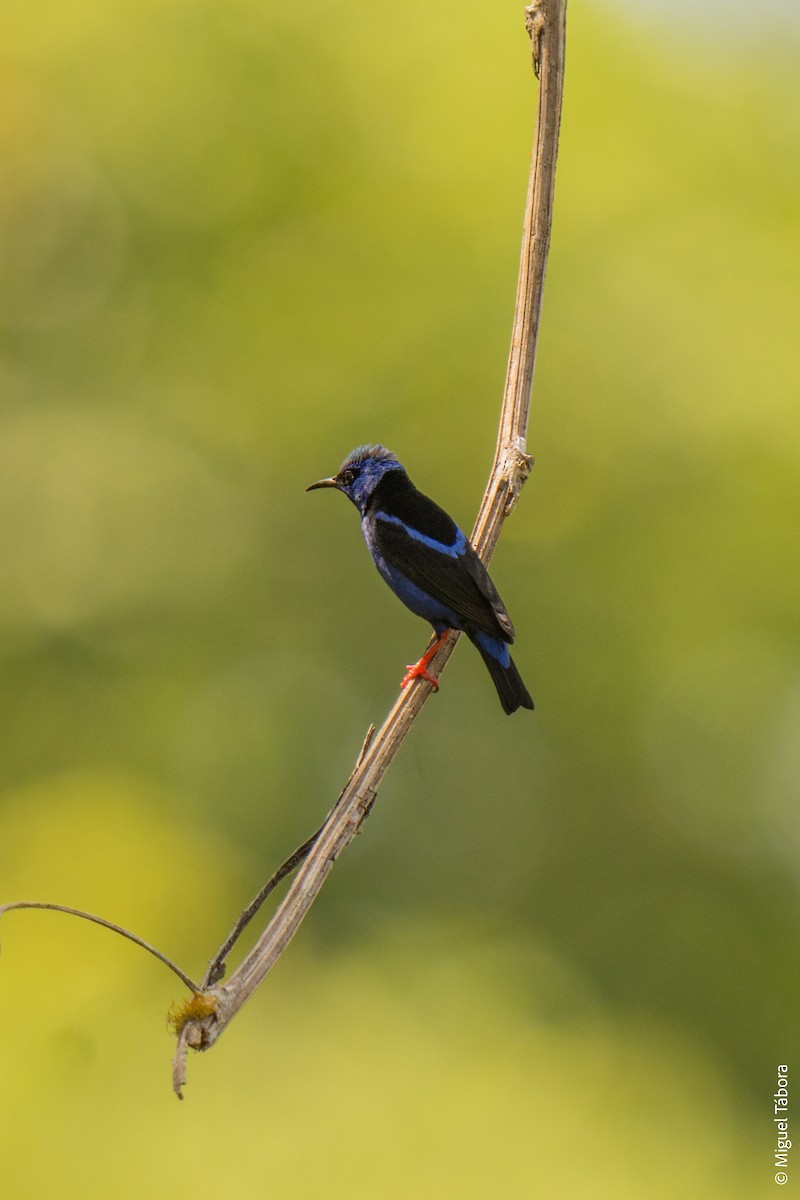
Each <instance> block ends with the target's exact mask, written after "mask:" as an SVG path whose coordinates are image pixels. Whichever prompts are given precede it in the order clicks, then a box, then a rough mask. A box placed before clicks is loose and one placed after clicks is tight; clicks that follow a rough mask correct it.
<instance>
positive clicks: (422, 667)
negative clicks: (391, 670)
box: [400, 662, 439, 692]
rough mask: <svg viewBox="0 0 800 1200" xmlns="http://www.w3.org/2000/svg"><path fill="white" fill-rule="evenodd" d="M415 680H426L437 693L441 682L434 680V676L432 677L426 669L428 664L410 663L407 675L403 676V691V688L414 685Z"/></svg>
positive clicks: (407, 667)
mask: <svg viewBox="0 0 800 1200" xmlns="http://www.w3.org/2000/svg"><path fill="white" fill-rule="evenodd" d="M415 679H424V680H425V681H426V682H427V683H430V684H431V686H432V687H433V690H434V691H435V692H438V690H439V680H438V679H434V677H433V675H430V674H429V673H428V671H427V669H426V664H424V663H421V662H416V663H408V664H407V665H406V673H405V675H404V676H403V681H402V683H401V684H400V688H401V690H402V689H403V688H407V687H408V685H409V684H410V683H413V681H414V680H415Z"/></svg>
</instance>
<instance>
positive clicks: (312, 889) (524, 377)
mask: <svg viewBox="0 0 800 1200" xmlns="http://www.w3.org/2000/svg"><path fill="white" fill-rule="evenodd" d="M525 15H526V27H527V29H528V32H529V34H530V35H531V40H532V48H533V63H534V70H535V72H536V75H537V76H538V77H539V80H540V89H539V105H538V111H537V120H536V134H535V138H534V146H533V154H532V163H531V175H530V182H529V186H528V200H527V205H526V211H525V223H524V232H523V239H522V258H521V262H520V271H519V283H518V286H517V301H516V307H515V311H514V326H513V332H512V338H511V352H510V355H509V362H508V373H507V377H506V385H505V393H504V396H503V406H502V410H501V414H500V428H499V433H498V438H497V447H496V450H495V457H494V463H493V465H492V470H491V474H490V477H489V482H488V484H487V487H486V491H485V493H484V497H483V501H482V503H481V507H480V511H479V513H478V518H477V521H476V522H475V527H474V530H473V533H472V539H471V540H472V544H473V545H474V546H475V549H476V550H477V552H478V554H479V555H480V556H481V558H482V559H483V560H484V562H488V560H489V558H490V557H491V554H492V551H493V550H494V547H495V545H496V543H497V539H498V537H499V535H500V530H501V528H502V525H503V522H504V520H505V518H506V516H507V515H508V513H509V512H510V511H511V509H512V508H513V507H514V505H515V503H516V501H517V498H518V496H519V492H520V489H521V488H522V485H523V484H524V482H525V480H526V478H527V476H528V474H529V472H530V469H531V465H532V460H531V458H530V457H529V455H528V453H527V450H526V437H527V431H528V413H529V408H530V398H531V386H532V382H533V369H534V364H535V360H536V344H537V339H538V334H539V324H540V319H541V305H542V292H543V288H544V277H545V270H546V267H547V256H548V251H549V247H550V228H551V222H552V213H553V193H554V186H555V168H556V156H557V152H558V134H559V126H560V122H561V101H562V95H563V86H564V47H565V18H566V0H538V2H537V3H535V4H532V5H529V7H528V8H527V9H526V10H525ZM458 637H459V634H458V633H457V632H451V633H450V634H449V635H448V637H447V638H446V639H445V641H444V643H443V645H442V647H441V649H440V650H439V651H437V653H436V656H435V657H434V659H433V660H432V663H431V666H430V670H431V672H432V673H434V674H435V675H437V676H438V675H439V674H441V672H442V670H443V669H444V666H445V664H446V663H447V660H448V659H449V657H450V655H451V654H452V652H453V649H454V647H455V644H456V642H457V640H458ZM430 691H431V685H430V684H429V683H427V682H425V681H424V680H418V681H417V682H416V683H414V684H413V685H412V686H411V687H410V688H409V689H408V690H407V691H406V692H403V693H402V694H401V695H400V696H399V697H398V699H397V701H396V703H395V705H394V707H393V708H392V710H391V712H390V713H389V715H388V717H387V718H386V720H385V721H384V723H383V726H382V727H381V728H380V730H379V731H378V733H377V734H376V735H375V737H374V739H373V740H372V741H371V742H370V744H369V746H368V748H367V749H366V751H365V752H362V755H361V757H360V758H359V761H358V763H357V764H356V767H355V769H354V770H353V773H352V775H351V776H350V778H349V780H348V781H347V783H346V785H345V787H344V789H343V791H342V794H341V796H340V797H339V800H338V801H337V803H336V805H335V807H334V809H333V810H332V812H331V814H330V816H329V818H328V819H327V821H326V822H325V825H324V826H323V827H322V829H321V830H320V831H319V834H318V835H315V836H314V838H313V845H312V846H311V848H310V850H309V853H308V855H307V857H306V859H305V862H304V863H303V865H302V867H301V868H300V870H299V871H298V873H297V876H296V878H295V880H294V882H293V884H292V885H291V887H290V888H289V891H288V892H287V894H286V896H285V897H284V899H283V901H282V902H281V904H280V905H279V907H278V909H277V910H276V912H275V913H274V915H273V917H272V918H271V920H270V921H269V924H268V925H267V927H266V929H265V930H264V932H263V933H262V934H261V936H260V938H259V939H258V941H257V942H256V944H255V946H254V947H253V948H252V950H251V951H250V952H249V953H248V954H247V955H246V957H245V958H244V960H243V962H242V963H241V964H240V965H239V966H238V967H237V969H236V970H235V971H234V972H233V974H232V975H231V977H230V979H229V980H228V981H227V983H224V984H216V985H214V986H210V987H208V988H207V990H206V991H205V992H204V993H203V994H202V999H203V1001H204V1004H205V1009H204V1010H203V1011H202V1012H200V1011H198V1013H197V1015H192V1013H191V1012H189V1011H187V1013H186V1014H184V1017H182V1018H181V1021H180V1028H179V1030H178V1046H177V1048H176V1051H175V1057H174V1060H173V1086H174V1088H175V1091H176V1093H177V1094H178V1095H179V1096H180V1095H181V1089H182V1087H183V1084H184V1083H185V1079H186V1055H187V1051H188V1049H189V1048H191V1049H194V1050H206V1049H208V1047H209V1046H212V1045H213V1044H214V1042H215V1041H216V1040H217V1038H218V1037H219V1036H220V1034H221V1033H222V1032H223V1030H224V1029H225V1028H226V1026H227V1025H228V1024H229V1022H230V1021H231V1020H232V1019H233V1017H234V1016H235V1015H236V1013H237V1012H238V1011H239V1009H240V1008H241V1007H242V1005H243V1004H244V1003H245V1002H246V1001H247V1000H248V999H249V998H250V996H252V994H253V992H254V991H255V989H256V988H257V987H258V985H259V984H260V983H261V981H262V980H263V978H264V977H265V975H267V973H268V972H269V971H270V970H271V969H272V967H273V966H274V965H275V963H276V962H277V960H278V958H279V957H280V955H281V954H282V953H283V951H284V950H285V949H286V947H287V946H288V944H289V942H290V941H291V939H292V938H293V937H294V935H295V933H296V932H297V930H298V928H299V926H300V924H301V922H302V920H303V918H304V917H305V916H306V914H307V912H308V910H309V908H310V907H311V905H312V904H313V902H314V900H315V899H316V897H317V895H318V894H319V891H320V889H321V887H322V885H323V884H324V882H325V880H326V879H327V877H328V874H329V873H330V870H331V868H332V867H333V864H334V863H335V861H336V859H337V858H338V857H339V855H340V854H341V853H342V851H343V850H344V849H345V847H346V846H347V845H348V844H349V843H350V842H351V841H352V840H353V838H354V837H355V835H356V834H357V833H358V831H359V829H360V828H361V825H362V822H363V821H364V819H365V817H366V816H367V814H368V813H369V811H370V808H371V807H372V804H373V802H374V800H375V795H376V793H377V790H378V787H379V786H380V783H381V780H382V779H383V776H384V774H385V772H386V770H387V768H388V767H389V765H390V763H391V762H392V760H393V759H394V756H395V755H396V754H397V751H398V750H399V749H400V746H401V745H402V743H403V741H404V740H405V738H406V737H407V735H408V733H409V730H410V729H411V726H412V725H413V723H414V721H415V720H416V718H417V717H418V716H419V713H420V712H421V710H422V707H423V705H424V704H425V701H426V700H427V699H428V696H429V694H430ZM309 841H312V839H309ZM301 849H305V846H304V847H302V848H301ZM281 869H282V868H281ZM267 887H269V885H267ZM269 890H271V888H270V889H269ZM256 901H258V903H260V900H259V897H257V898H256ZM254 903H256V902H254ZM258 903H256V908H257V907H258ZM251 908H252V905H251ZM248 911H249V910H248ZM254 911H255V910H254ZM248 919H249V918H248ZM234 933H236V931H234ZM234 940H235V939H234ZM225 954H227V943H226V946H225V947H223V953H222V958H223V959H224V957H225ZM218 960H220V956H217V959H215V962H214V963H212V968H211V969H212V970H213V969H214V967H215V964H216V965H219V962H218ZM220 961H221V960H220ZM208 982H210V980H208ZM190 1004H191V1001H190Z"/></svg>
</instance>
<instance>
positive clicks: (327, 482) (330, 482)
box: [306, 475, 339, 492]
mask: <svg viewBox="0 0 800 1200" xmlns="http://www.w3.org/2000/svg"><path fill="white" fill-rule="evenodd" d="M338 486H339V480H338V479H337V478H336V476H335V475H333V476H331V478H330V479H318V480H317V482H316V483H310V484H309V485H308V487H307V488H306V491H307V492H313V491H314V489H315V488H323V487H332V488H338Z"/></svg>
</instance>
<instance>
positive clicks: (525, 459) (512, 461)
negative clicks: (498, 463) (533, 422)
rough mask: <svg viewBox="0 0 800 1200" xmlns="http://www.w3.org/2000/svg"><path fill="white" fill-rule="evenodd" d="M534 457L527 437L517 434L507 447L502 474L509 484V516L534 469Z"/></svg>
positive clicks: (507, 511) (506, 509) (506, 505)
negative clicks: (528, 446) (529, 448)
mask: <svg viewBox="0 0 800 1200" xmlns="http://www.w3.org/2000/svg"><path fill="white" fill-rule="evenodd" d="M533 462H534V460H533V458H532V456H531V455H530V454H528V450H527V445H526V442H525V438H524V437H522V436H517V437H515V438H514V439H513V441H512V442H511V444H510V445H509V446H508V447H507V448H506V452H505V457H504V460H503V465H502V476H503V479H505V481H506V483H507V485H508V492H507V495H506V502H505V514H506V516H508V514H509V513H510V512H512V511H513V509H514V508H515V507H516V503H517V501H518V500H519V494H520V492H521V491H522V488H523V485H524V484H525V481H526V479H527V478H528V476H529V475H530V473H531V470H532V469H533Z"/></svg>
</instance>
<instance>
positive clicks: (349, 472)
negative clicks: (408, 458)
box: [336, 446, 405, 515]
mask: <svg viewBox="0 0 800 1200" xmlns="http://www.w3.org/2000/svg"><path fill="white" fill-rule="evenodd" d="M404 469H405V468H404V467H403V464H402V463H400V462H398V461H397V459H396V458H395V456H394V455H393V454H392V452H391V450H387V449H386V447H385V446H356V448H355V450H353V451H351V453H350V454H348V456H347V458H346V459H345V460H344V462H343V463H342V465H341V467H340V468H339V473H338V475H337V476H336V478H337V479H338V480H339V481H340V483H339V488H340V490H341V491H343V492H344V494H345V495H346V496H349V498H350V499H351V500H352V501H353V503H354V504H355V506H356V508H357V509H358V510H359V512H361V514H362V515H363V513H364V510H365V507H366V505H367V503H368V501H369V498H370V496H371V495H372V493H373V492H374V490H375V488H376V487H377V486H378V484H379V483H380V481H381V480H382V479H383V477H384V475H386V474H387V473H388V472H389V471H403V470H404Z"/></svg>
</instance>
